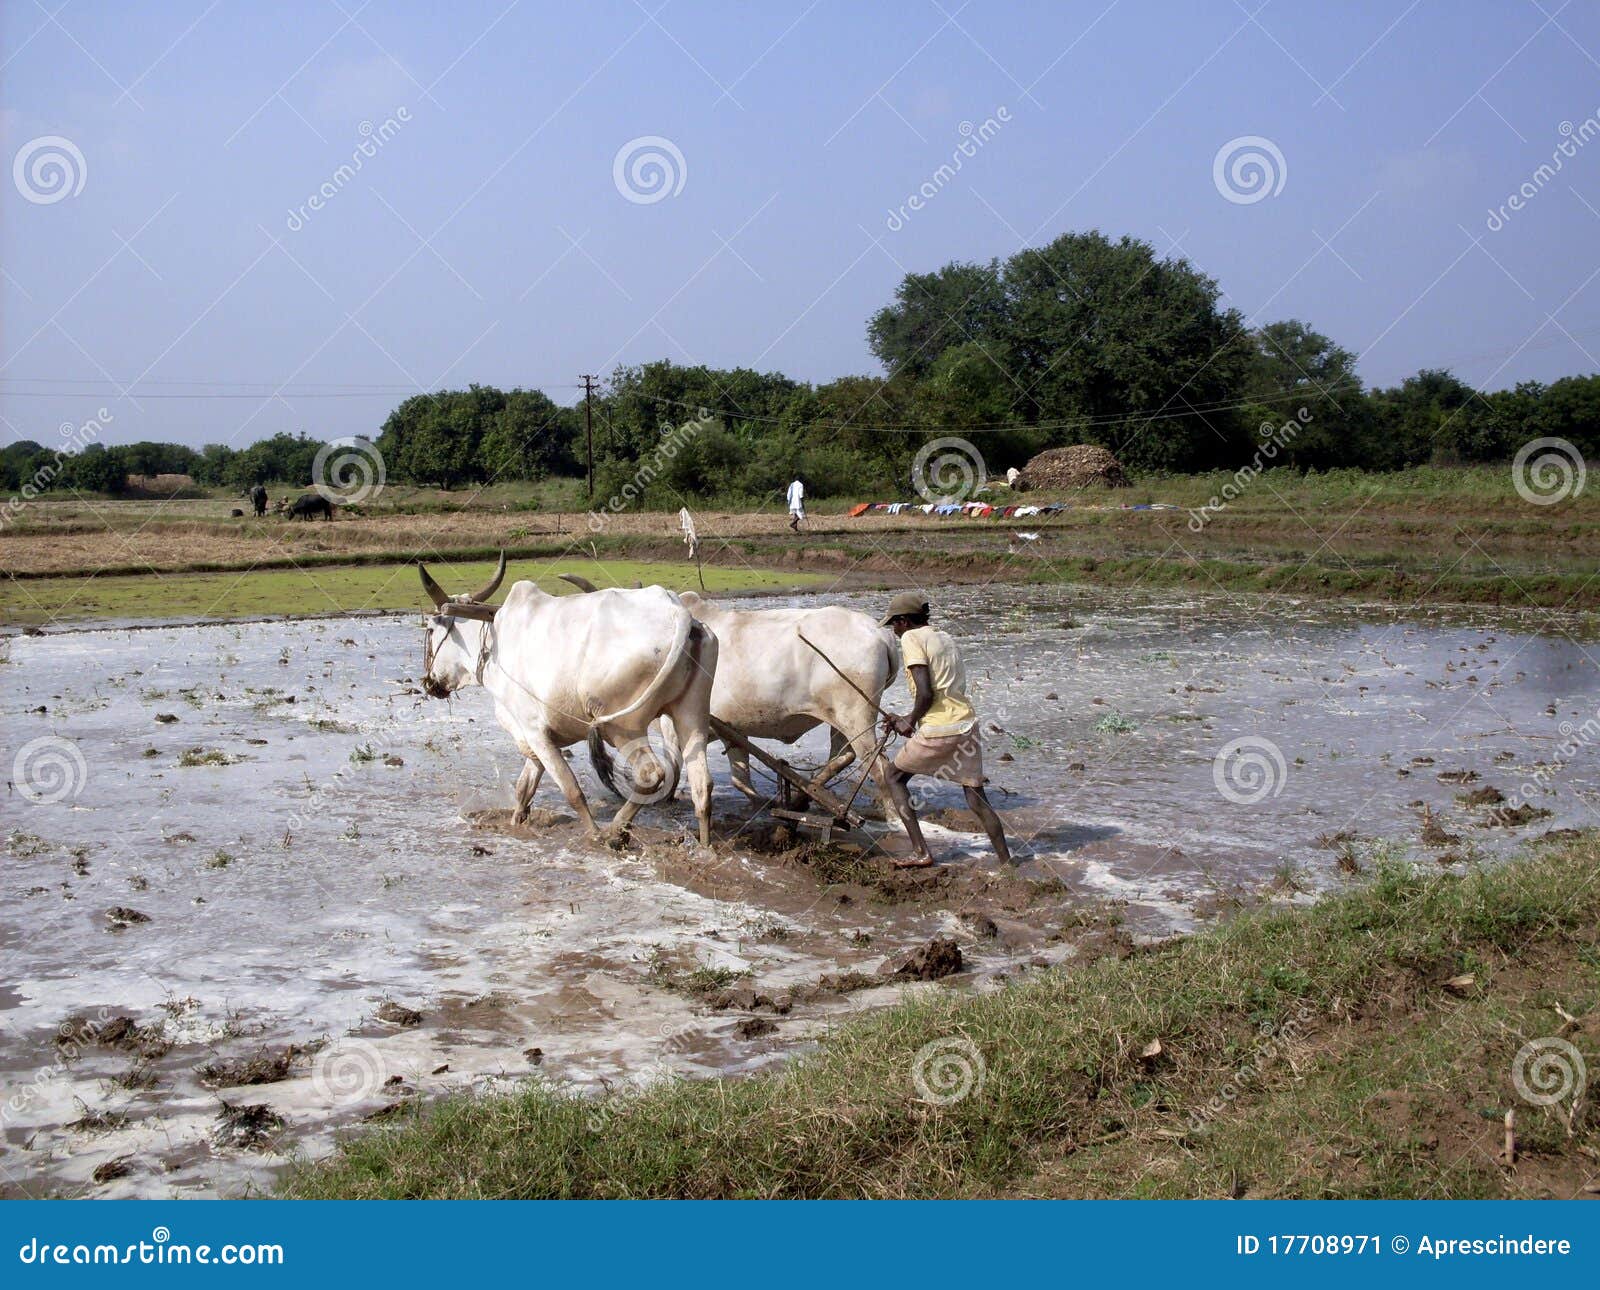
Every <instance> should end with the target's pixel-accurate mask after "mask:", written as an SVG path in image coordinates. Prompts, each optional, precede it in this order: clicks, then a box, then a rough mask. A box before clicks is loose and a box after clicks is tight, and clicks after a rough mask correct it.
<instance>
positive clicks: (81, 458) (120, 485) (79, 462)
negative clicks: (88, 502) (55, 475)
mask: <svg viewBox="0 0 1600 1290" xmlns="http://www.w3.org/2000/svg"><path fill="white" fill-rule="evenodd" d="M123 452H124V450H123V449H121V448H107V447H106V446H105V445H104V444H102V443H91V444H89V445H88V446H87V447H85V448H84V449H83V450H82V451H81V452H78V453H74V454H73V455H72V456H70V457H68V458H66V459H65V463H64V469H63V475H62V483H63V484H70V485H71V486H72V487H73V488H77V489H80V490H82V491H83V492H86V493H109V494H112V495H115V494H117V493H120V492H123V491H124V490H125V489H126V488H127V485H128V462H127V459H126V458H125V457H124V455H123Z"/></svg>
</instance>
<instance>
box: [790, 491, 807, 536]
mask: <svg viewBox="0 0 1600 1290" xmlns="http://www.w3.org/2000/svg"><path fill="white" fill-rule="evenodd" d="M805 517H806V486H805V485H804V484H802V483H801V482H800V481H799V480H798V479H797V480H795V481H794V482H793V483H791V484H790V485H789V527H790V528H791V529H792V530H794V532H796V533H798V532H799V531H800V521H801V520H803V519H805Z"/></svg>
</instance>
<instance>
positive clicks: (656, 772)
mask: <svg viewBox="0 0 1600 1290" xmlns="http://www.w3.org/2000/svg"><path fill="white" fill-rule="evenodd" d="M418 570H419V572H420V573H421V575H422V585H423V589H424V590H425V591H426V592H427V593H428V597H429V599H431V600H432V601H433V603H434V606H435V608H437V609H438V610H439V611H440V612H439V613H437V614H434V615H432V616H430V617H429V618H428V620H427V623H426V625H425V630H426V633H427V635H426V637H425V640H424V645H423V655H424V657H423V665H424V675H423V689H424V690H425V691H426V692H427V693H428V694H429V695H431V696H433V697H435V698H444V697H447V696H448V695H450V694H452V693H454V692H455V691H456V690H459V689H461V688H462V687H464V686H468V685H474V684H476V685H482V686H483V687H484V689H486V690H488V691H489V693H490V695H491V696H492V697H493V699H494V706H495V716H496V718H497V719H498V720H499V722H500V724H501V726H503V727H504V728H505V730H506V732H507V733H508V734H509V735H510V736H511V737H512V739H513V740H514V741H515V742H516V745H517V748H518V750H519V751H520V752H521V753H522V755H523V757H524V758H526V759H527V760H526V764H525V766H524V768H523V772H522V775H521V776H520V777H519V778H518V780H517V787H516V810H515V812H514V814H513V818H514V819H516V820H518V821H519V822H520V821H521V820H523V819H526V818H527V813H528V805H529V803H530V802H531V800H532V798H533V794H534V792H535V790H536V789H537V788H538V786H539V781H540V779H541V778H542V777H543V774H544V772H545V771H549V772H550V774H551V776H552V777H553V778H554V779H555V781H556V783H557V784H558V785H559V786H560V788H561V792H562V795H563V796H564V797H565V798H566V799H567V804H568V805H569V806H571V807H572V809H573V810H574V811H576V812H577V814H578V818H579V819H581V820H582V821H583V823H584V824H585V825H586V826H587V827H588V828H589V830H590V831H591V832H593V833H598V832H599V829H598V828H597V827H596V825H595V822H594V816H593V814H592V813H591V812H590V810H589V804H588V802H587V801H586V800H585V798H584V796H583V790H582V789H581V788H579V787H578V781H577V780H576V779H575V778H573V774H572V770H571V768H570V767H568V765H567V762H566V759H565V758H564V757H563V756H562V754H561V750H562V749H563V748H565V747H567V746H569V745H571V744H575V743H578V742H580V741H585V742H587V744H588V747H589V756H590V760H591V761H592V762H593V764H594V768H595V771H596V772H597V773H598V774H599V776H600V778H601V780H602V781H604V782H605V784H606V786H607V787H608V788H611V789H613V790H614V791H619V792H621V793H622V795H623V796H624V797H625V798H626V799H627V800H626V801H625V802H624V804H623V806H622V809H621V810H620V811H618V812H617V817H616V819H615V821H614V822H613V824H612V829H613V831H614V832H615V833H622V832H625V831H626V830H627V827H628V824H629V822H630V821H631V820H632V819H633V817H634V815H635V814H637V813H638V811H639V808H640V807H641V806H642V805H644V804H646V803H647V802H650V801H655V800H658V799H659V798H660V797H662V796H665V795H666V794H667V793H669V792H671V790H672V789H673V788H674V787H675V786H676V780H677V769H678V768H677V766H676V765H671V766H663V765H662V764H661V763H660V761H659V759H658V758H656V757H655V755H654V754H653V753H651V751H650V746H649V744H648V742H647V741H646V738H645V735H646V731H647V730H648V728H649V725H650V723H651V722H652V721H654V720H655V719H656V718H657V717H661V716H665V717H669V718H670V719H671V721H672V725H673V728H674V730H676V731H677V732H678V734H679V738H680V739H681V742H682V762H683V764H684V766H685V767H686V768H687V770H688V772H689V790H690V793H691V794H692V796H693V798H694V809H695V814H696V816H698V817H699V822H700V841H701V842H702V843H707V842H709V841H710V839H711V773H710V770H709V769H708V767H707V765H706V743H707V740H708V738H709V733H710V732H709V725H708V714H709V711H710V702H711V687H712V679H713V677H714V675H715V673H716V669H717V652H718V651H717V640H716V637H715V636H713V635H712V634H711V633H710V632H708V631H707V630H706V629H705V628H704V627H702V626H701V625H700V624H699V623H697V622H696V621H695V619H694V617H693V615H691V613H690V612H689V610H688V609H687V608H686V607H685V606H684V604H683V602H682V601H681V600H679V599H678V597H677V596H675V595H674V594H673V593H672V592H670V591H667V590H665V589H664V588H661V587H646V588H643V589H635V590H611V591H603V592H599V593H597V594H595V595H592V596H552V595H549V594H548V593H547V592H544V591H541V590H540V589H539V587H538V586H537V585H536V584H534V583H532V582H518V583H514V584H513V585H512V587H511V591H510V592H509V593H508V594H507V596H506V598H505V601H504V603H502V604H501V605H499V606H493V605H488V604H484V603H481V601H482V600H483V599H486V598H487V597H488V596H489V595H490V594H492V593H493V591H494V589H495V587H496V586H497V585H498V583H499V576H498V575H497V577H496V578H495V580H494V581H493V582H491V583H490V584H489V586H488V587H487V588H485V589H484V591H482V592H481V593H479V599H477V600H468V599H465V598H462V597H454V598H452V597H450V596H447V595H446V594H445V592H444V591H443V590H442V589H441V588H440V587H439V585H438V583H436V582H435V581H434V580H433V579H432V578H431V577H430V576H429V575H428V571H427V569H425V568H423V567H422V566H421V565H418ZM501 573H502V574H503V573H504V557H502V563H501ZM608 743H609V744H611V745H612V746H614V747H617V748H619V749H621V750H622V753H623V756H622V759H621V760H622V762H623V766H624V768H625V772H624V777H619V776H618V774H617V768H616V766H615V764H614V763H613V761H612V758H611V755H610V753H609V751H608V750H607V747H606V745H607V744H608ZM619 778H624V782H623V784H622V786H621V787H620V788H619V787H618V782H617V781H618V779H619Z"/></svg>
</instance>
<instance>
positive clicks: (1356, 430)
mask: <svg viewBox="0 0 1600 1290" xmlns="http://www.w3.org/2000/svg"><path fill="white" fill-rule="evenodd" d="M1251 340H1252V341H1253V342H1254V345H1255V349H1254V352H1253V354H1252V355H1251V362H1250V368H1249V372H1248V376H1247V383H1246V389H1245V393H1246V396H1247V397H1248V398H1250V399H1251V400H1253V402H1252V404H1251V405H1250V406H1249V407H1247V408H1245V409H1244V419H1245V423H1246V425H1248V426H1254V427H1255V428H1256V429H1257V432H1258V436H1260V437H1267V436H1269V435H1271V434H1274V433H1277V432H1278V431H1279V430H1280V429H1281V427H1283V426H1292V427H1293V433H1292V434H1287V435H1285V434H1281V433H1279V434H1278V439H1279V441H1280V442H1281V447H1282V451H1281V454H1280V456H1279V458H1278V464H1280V465H1290V466H1299V467H1310V468H1313V469H1321V470H1327V469H1330V468H1332V467H1337V466H1345V465H1350V464H1352V463H1354V462H1357V461H1359V460H1360V459H1361V455H1362V454H1363V453H1364V452H1365V451H1366V448H1367V443H1366V441H1367V439H1368V438H1369V437H1370V435H1371V431H1372V418H1371V415H1370V409H1369V407H1368V404H1367V399H1366V398H1365V397H1364V395H1363V393H1362V389H1361V381H1360V378H1359V377H1357V375H1356V370H1355V365H1356V358H1355V355H1354V354H1352V353H1351V352H1350V351H1349V350H1347V349H1345V348H1344V347H1343V346H1341V345H1338V344H1336V343H1335V342H1334V341H1332V340H1330V339H1329V338H1328V337H1327V336H1324V335H1323V334H1322V333H1321V332H1318V331H1314V330H1312V328H1310V327H1308V326H1307V325H1306V324H1305V323H1303V322H1300V321H1299V320H1298V319H1292V318H1291V319H1288V320H1286V321H1284V322H1275V323H1268V324H1267V325H1266V326H1265V327H1262V328H1260V329H1259V330H1257V331H1256V332H1254V333H1253V334H1252V336H1251ZM1301 409H1304V410H1305V412H1304V415H1302V414H1301Z"/></svg>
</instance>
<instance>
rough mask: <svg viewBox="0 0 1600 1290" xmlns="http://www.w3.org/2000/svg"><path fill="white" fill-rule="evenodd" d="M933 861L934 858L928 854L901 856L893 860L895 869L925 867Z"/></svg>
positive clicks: (933, 862)
mask: <svg viewBox="0 0 1600 1290" xmlns="http://www.w3.org/2000/svg"><path fill="white" fill-rule="evenodd" d="M935 863H936V861H935V860H934V858H933V857H932V856H929V855H921V856H901V857H899V858H897V859H896V860H895V861H893V864H894V867H895V868H896V869H926V868H928V867H930V866H931V865H933V864H935Z"/></svg>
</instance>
